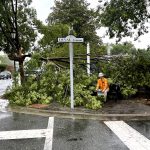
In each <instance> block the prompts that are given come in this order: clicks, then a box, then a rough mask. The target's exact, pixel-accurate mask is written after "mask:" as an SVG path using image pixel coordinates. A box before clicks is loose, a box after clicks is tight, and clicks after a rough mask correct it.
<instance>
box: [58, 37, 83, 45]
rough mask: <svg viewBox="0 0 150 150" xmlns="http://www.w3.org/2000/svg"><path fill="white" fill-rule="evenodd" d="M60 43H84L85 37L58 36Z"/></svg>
mask: <svg viewBox="0 0 150 150" xmlns="http://www.w3.org/2000/svg"><path fill="white" fill-rule="evenodd" d="M58 42H59V43H70V42H71V43H82V42H84V40H83V38H76V37H75V36H67V37H66V38H58Z"/></svg>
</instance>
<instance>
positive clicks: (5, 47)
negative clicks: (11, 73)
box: [0, 0, 40, 83]
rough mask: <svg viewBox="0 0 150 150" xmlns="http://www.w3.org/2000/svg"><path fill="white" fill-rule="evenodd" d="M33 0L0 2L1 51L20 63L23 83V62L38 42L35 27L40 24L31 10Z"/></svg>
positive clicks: (2, 0) (4, 0)
mask: <svg viewBox="0 0 150 150" xmlns="http://www.w3.org/2000/svg"><path fill="white" fill-rule="evenodd" d="M31 2H32V0H7V1H6V0H1V1H0V32H1V34H0V50H1V51H4V52H5V53H6V54H8V56H9V58H10V59H11V60H14V61H18V62H19V71H20V77H21V83H23V81H24V68H23V62H24V60H25V58H26V57H27V56H29V55H28V54H26V53H27V52H28V51H29V50H30V49H31V47H32V46H33V44H34V42H35V40H36V36H37V35H36V32H35V31H34V29H33V27H34V25H35V24H37V23H40V22H39V21H38V20H37V19H36V11H35V10H34V9H33V8H30V7H29V5H30V4H31Z"/></svg>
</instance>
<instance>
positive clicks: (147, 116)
mask: <svg viewBox="0 0 150 150" xmlns="http://www.w3.org/2000/svg"><path fill="white" fill-rule="evenodd" d="M8 111H11V112H16V113H23V114H31V115H41V116H45V117H48V116H53V117H59V118H71V119H93V120H150V113H142V114H108V113H104V114H102V113H98V114H96V113H87V112H77V111H75V110H70V111H56V110H44V109H35V108H28V107H19V106H15V107H8Z"/></svg>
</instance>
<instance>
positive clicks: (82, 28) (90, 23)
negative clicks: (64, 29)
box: [47, 0, 100, 44]
mask: <svg viewBox="0 0 150 150" xmlns="http://www.w3.org/2000/svg"><path fill="white" fill-rule="evenodd" d="M88 6H89V3H87V2H86V1H85V0H61V1H58V0H56V1H55V6H54V7H53V8H52V13H50V14H49V17H48V19H47V21H48V24H56V23H62V24H67V25H68V27H69V26H73V29H74V31H75V33H76V35H75V36H76V37H83V38H84V40H85V41H86V42H91V43H92V42H93V43H96V44H97V43H100V39H99V37H98V36H97V35H96V29H97V28H98V27H99V24H98V15H99V14H98V12H97V11H94V10H93V9H89V8H88Z"/></svg>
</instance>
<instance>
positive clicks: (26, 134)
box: [0, 129, 52, 140]
mask: <svg viewBox="0 0 150 150" xmlns="http://www.w3.org/2000/svg"><path fill="white" fill-rule="evenodd" d="M50 134H52V131H51V129H39V130H19V131H1V132H0V140H10V139H28V138H41V137H46V136H48V135H50Z"/></svg>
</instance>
